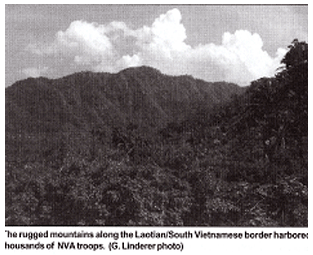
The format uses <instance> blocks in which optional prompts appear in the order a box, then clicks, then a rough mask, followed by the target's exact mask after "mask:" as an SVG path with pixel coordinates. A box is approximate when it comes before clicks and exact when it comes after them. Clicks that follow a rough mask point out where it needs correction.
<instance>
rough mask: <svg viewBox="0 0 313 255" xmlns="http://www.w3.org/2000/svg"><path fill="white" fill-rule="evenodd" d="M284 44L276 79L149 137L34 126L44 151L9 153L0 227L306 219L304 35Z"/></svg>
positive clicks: (119, 129)
mask: <svg viewBox="0 0 313 255" xmlns="http://www.w3.org/2000/svg"><path fill="white" fill-rule="evenodd" d="M289 48H290V49H289V51H288V53H287V54H286V56H285V57H284V59H283V60H282V64H283V65H284V67H283V68H281V69H280V70H279V72H278V74H277V75H276V76H275V77H272V78H262V79H259V80H257V81H254V82H252V84H251V86H249V87H248V88H247V89H246V91H245V93H243V94H240V95H235V96H234V97H233V99H232V100H231V101H230V102H228V103H225V102H223V103H221V104H219V105H216V107H215V108H214V109H212V107H208V106H207V105H206V104H204V103H203V104H202V103H198V104H193V107H194V111H193V112H192V114H191V113H190V115H188V116H187V118H186V119H185V120H183V121H177V122H171V123H169V124H167V125H166V127H163V128H158V129H155V128H154V129H151V130H153V132H152V131H151V132H150V135H146V133H147V132H146V133H145V134H144V132H142V126H141V125H140V123H134V122H129V123H128V125H125V126H115V127H114V126H113V127H112V129H110V130H108V129H107V128H103V127H101V126H95V127H93V128H92V129H91V130H89V131H88V132H79V130H77V133H76V134H73V133H70V134H69V133H66V132H60V133H56V134H55V135H54V136H53V137H48V138H47V137H46V136H43V137H40V136H38V137H37V138H36V139H38V140H37V141H36V144H37V145H38V144H41V146H42V148H45V150H44V151H45V154H42V155H39V156H38V155H36V157H37V158H36V159H35V160H32V158H31V157H32V155H28V157H25V156H21V159H20V160H15V161H13V160H9V157H8V158H7V159H6V201H5V203H6V225H41V226H43V225H57V226H61V225H62V226H67V225H75V226H76V225H83V226H93V225H108V226H147V225H149V226H273V227H274V226H297V227H300V226H307V225H308V157H307V156H308V151H307V147H308V145H307V142H308V122H307V121H308V115H307V114H308V97H307V92H308V87H307V86H308V80H307V79H308V55H307V52H308V44H307V43H305V42H299V41H297V40H294V41H293V43H292V45H290V47H289ZM63 131H64V130H63ZM7 135H9V134H7ZM10 135H11V134H10ZM11 136H12V135H11ZM25 136H26V135H25ZM10 139H11V140H10V142H12V137H10ZM16 139H17V138H16ZM23 139H25V141H27V137H24V138H23ZM29 140H30V141H31V139H30V138H29ZM25 146H26V147H27V146H31V145H27V144H26V145H25ZM11 148H12V146H8V151H10V149H11ZM47 148H50V149H47ZM31 149H32V148H29V150H30V151H31ZM11 153H12V152H11ZM17 153H19V152H18V151H17ZM23 153H24V154H25V153H26V154H27V152H25V151H24V152H23ZM38 153H39V154H40V151H38ZM7 154H8V153H7V152H6V155H7ZM10 155H12V154H10ZM38 159H40V160H38Z"/></svg>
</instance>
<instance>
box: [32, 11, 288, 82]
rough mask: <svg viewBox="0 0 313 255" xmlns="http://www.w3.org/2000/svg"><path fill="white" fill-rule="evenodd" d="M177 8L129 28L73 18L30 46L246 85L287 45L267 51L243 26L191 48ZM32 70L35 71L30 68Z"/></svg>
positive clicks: (83, 61) (112, 67) (97, 66)
mask: <svg viewBox="0 0 313 255" xmlns="http://www.w3.org/2000/svg"><path fill="white" fill-rule="evenodd" d="M181 21H182V16H181V13H180V11H179V10H178V9H176V8H175V9H172V10H170V11H168V12H167V13H165V14H162V15H160V16H159V17H158V18H156V19H155V21H154V22H153V24H152V25H151V26H143V27H141V28H138V29H136V30H134V29H130V28H129V27H128V26H127V25H126V24H125V23H124V22H117V21H113V22H111V23H109V24H105V25H99V24H97V23H88V22H86V21H74V22H72V23H71V24H70V26H69V27H68V28H67V29H66V30H65V31H59V32H58V33H57V34H56V38H55V40H54V41H53V42H52V43H50V44H46V45H29V46H28V48H27V50H29V51H31V52H33V53H34V54H38V55H51V56H53V55H54V56H58V57H59V58H64V59H69V60H70V61H71V63H72V64H73V65H76V66H84V67H87V68H89V69H91V70H94V71H109V72H117V71H120V70H121V69H124V68H127V67H130V66H140V65H149V66H152V67H155V68H157V69H159V70H160V71H161V72H163V73H166V74H172V75H180V74H190V75H193V76H194V77H196V78H200V79H205V80H207V81H221V80H224V81H229V82H236V83H238V84H240V85H249V83H250V82H251V81H252V80H255V79H258V78H260V77H264V76H272V75H274V73H275V70H276V69H277V67H278V66H279V64H280V61H281V59H282V57H283V56H284V54H285V53H286V50H285V49H281V48H280V49H278V50H277V53H276V56H274V57H272V56H270V55H269V54H268V53H267V52H266V51H264V50H263V49H262V47H263V41H262V39H261V37H260V36H259V35H258V34H257V33H254V34H252V33H251V32H249V31H247V30H238V31H236V32H235V33H233V34H231V33H229V32H225V33H224V34H223V35H222V40H221V44H220V45H217V44H213V43H207V44H204V45H198V46H195V47H191V46H190V45H188V44H187V43H186V42H185V40H186V39H187V35H186V29H185V27H184V25H183V24H182V23H181ZM33 71H34V70H33Z"/></svg>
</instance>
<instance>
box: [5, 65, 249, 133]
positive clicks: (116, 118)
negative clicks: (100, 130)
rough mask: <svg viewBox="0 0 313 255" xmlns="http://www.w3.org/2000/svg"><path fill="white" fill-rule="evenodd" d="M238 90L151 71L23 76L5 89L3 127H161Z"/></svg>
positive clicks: (21, 129)
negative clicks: (4, 121)
mask: <svg viewBox="0 0 313 255" xmlns="http://www.w3.org/2000/svg"><path fill="white" fill-rule="evenodd" d="M242 91H243V89H242V88H240V87H238V86H237V85H235V84H229V83H222V82H220V83H208V82H204V81H201V80H196V79H194V78H192V77H191V76H178V77H175V76H167V75H164V74H162V73H160V72H159V71H158V70H156V69H153V68H150V67H138V68H129V69H126V70H123V71H121V72H119V73H117V74H108V73H91V72H82V73H76V74H73V75H69V76H66V77H63V78H60V79H55V80H50V79H47V78H36V79H34V78H28V79H26V80H23V81H19V82H17V83H15V84H14V85H12V86H11V87H9V88H7V89H6V92H5V93H6V129H7V131H9V132H11V131H12V132H18V133H20V132H31V133H32V132H37V133H38V132H54V131H60V130H62V129H64V128H68V126H70V127H76V128H78V129H82V128H84V129H90V128H91V127H92V126H95V125H108V126H116V125H127V124H128V123H135V124H137V125H152V126H157V127H163V126H164V125H165V124H166V123H168V122H173V121H175V122H176V121H179V120H182V119H184V118H185V115H186V114H187V112H188V111H190V110H192V107H193V106H194V104H195V103H196V102H199V101H202V102H205V104H206V105H213V104H216V103H221V102H226V101H227V100H229V99H230V97H231V95H233V94H238V93H241V92H242Z"/></svg>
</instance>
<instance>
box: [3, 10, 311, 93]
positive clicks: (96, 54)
mask: <svg viewBox="0 0 313 255" xmlns="http://www.w3.org/2000/svg"><path fill="white" fill-rule="evenodd" d="M295 38H297V39H299V40H300V41H306V42H308V7H307V5H105V4H103V5H99V4H96V5H53V4H52V5H34V4H32V5H6V6H5V78H6V82H5V86H6V87H7V86H9V85H11V84H13V83H14V82H16V81H17V80H21V79H25V78H27V77H39V76H44V77H48V78H58V77H62V76H65V75H68V74H72V73H74V72H80V71H93V72H110V73H116V72H119V71H120V70H123V69H125V68H127V67H133V66H142V65H146V66H151V67H154V68H157V69H158V70H160V71H161V72H162V73H165V74H169V75H185V74H187V75H192V76H193V77H195V78H199V79H203V80H206V81H227V82H234V83H237V84H239V85H240V86H246V85H249V84H250V82H251V81H253V80H256V79H259V78H261V77H271V76H273V75H274V74H275V72H276V70H277V68H278V67H279V66H280V61H281V60H282V58H283V56H284V55H285V53H286V52H287V50H288V48H287V46H288V45H289V44H290V43H291V42H292V41H293V39H295Z"/></svg>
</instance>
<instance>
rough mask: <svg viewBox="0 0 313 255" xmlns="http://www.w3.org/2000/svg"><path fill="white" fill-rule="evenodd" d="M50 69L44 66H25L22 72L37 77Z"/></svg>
mask: <svg viewBox="0 0 313 255" xmlns="http://www.w3.org/2000/svg"><path fill="white" fill-rule="evenodd" d="M48 70H49V68H48V67H43V68H41V67H40V68H36V67H30V68H24V69H23V70H22V73H23V74H24V75H26V76H27V77H33V78H37V77H40V76H42V75H44V74H45V73H47V71H48Z"/></svg>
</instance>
